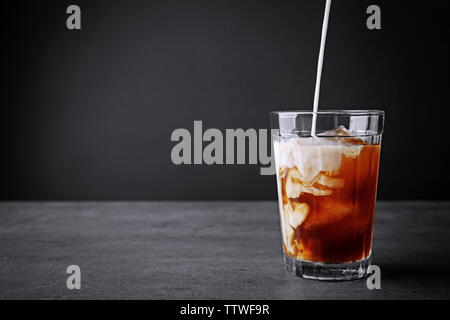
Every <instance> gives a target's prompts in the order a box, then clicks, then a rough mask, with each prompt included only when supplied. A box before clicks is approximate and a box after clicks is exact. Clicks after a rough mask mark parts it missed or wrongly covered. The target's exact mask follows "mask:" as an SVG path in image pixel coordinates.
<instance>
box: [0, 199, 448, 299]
mask: <svg viewBox="0 0 450 320" xmlns="http://www.w3.org/2000/svg"><path fill="white" fill-rule="evenodd" d="M277 210H278V207H277V204H276V202H2V203H0V244H1V245H0V270H1V271H0V298H1V299H22V298H29V299H394V298H396V299H420V298H426V299H428V298H438V299H439V298H447V299H448V298H450V273H449V272H448V271H449V269H450V268H449V263H450V241H449V240H450V202H378V203H377V209H376V215H375V226H374V228H375V229H374V244H373V260H372V262H373V263H374V264H376V265H378V266H380V268H381V289H380V290H369V289H367V286H366V280H364V279H363V280H356V281H350V282H321V281H315V280H305V279H299V278H295V277H292V276H290V275H288V274H287V273H286V272H285V269H284V265H283V262H282V255H281V236H280V229H279V228H280V227H279V217H278V211H277ZM69 265H78V266H79V267H80V268H81V289H80V290H68V289H67V287H66V280H67V277H68V276H69V274H66V268H67V267H68V266H69Z"/></svg>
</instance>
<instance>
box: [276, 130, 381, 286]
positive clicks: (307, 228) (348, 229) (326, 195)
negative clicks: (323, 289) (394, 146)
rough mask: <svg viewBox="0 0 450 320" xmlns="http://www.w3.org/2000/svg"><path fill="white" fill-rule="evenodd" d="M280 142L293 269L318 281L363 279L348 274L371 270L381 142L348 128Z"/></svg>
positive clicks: (279, 173)
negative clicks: (351, 270) (354, 268)
mask: <svg viewBox="0 0 450 320" xmlns="http://www.w3.org/2000/svg"><path fill="white" fill-rule="evenodd" d="M274 138H275V139H274V155H275V164H276V177H277V187H278V198H279V210H280V221H281V231H282V239H283V249H284V253H285V256H286V258H287V260H288V261H286V263H287V265H288V269H289V268H291V270H290V271H292V272H293V273H295V274H297V275H300V276H306V277H308V275H309V277H312V278H314V277H315V276H314V272H316V273H318V278H321V277H323V278H324V279H327V278H329V279H340V278H343V279H345V278H348V277H350V278H354V277H362V276H363V275H364V274H362V273H361V270H359V273H358V271H356V274H350V275H349V274H345V269H347V268H348V267H349V266H350V267H351V266H353V267H357V268H359V267H361V266H362V267H364V266H365V267H367V266H368V265H369V264H370V255H371V248H372V230H373V220H374V219H373V218H374V211H375V202H376V190H377V178H378V166H379V159H380V144H379V140H380V139H374V138H373V136H370V135H369V136H364V135H362V136H357V135H353V134H351V132H350V131H349V130H348V129H346V128H345V127H344V126H339V127H338V128H335V129H333V130H328V131H324V132H322V133H319V134H317V136H314V137H301V136H298V135H295V134H294V135H287V136H282V135H278V136H276V137H274ZM302 262H303V263H302ZM305 262H307V263H306V264H305ZM324 266H330V268H328V269H327V268H324ZM333 266H334V267H333ZM308 267H309V268H310V269H308ZM296 268H297V269H300V270H292V269H296ZM302 268H303V270H301V269H302ZM324 269H326V270H324ZM363 271H364V272H365V270H363ZM322 272H325V274H323V275H321V274H320V273H322ZM364 272H363V273H364ZM311 273H312V274H311ZM327 273H328V274H327Z"/></svg>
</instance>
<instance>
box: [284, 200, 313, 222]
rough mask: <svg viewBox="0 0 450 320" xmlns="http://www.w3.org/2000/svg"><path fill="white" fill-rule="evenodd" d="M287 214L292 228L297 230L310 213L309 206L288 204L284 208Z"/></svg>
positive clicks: (296, 203)
mask: <svg viewBox="0 0 450 320" xmlns="http://www.w3.org/2000/svg"><path fill="white" fill-rule="evenodd" d="M283 209H284V211H285V212H286V215H287V218H288V223H289V225H290V226H291V227H292V228H297V227H298V226H299V225H301V224H302V222H303V221H305V219H306V217H307V216H308V213H309V206H308V204H307V203H298V202H294V203H287V204H285V205H284V207H283Z"/></svg>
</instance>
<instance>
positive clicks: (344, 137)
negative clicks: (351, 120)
mask: <svg viewBox="0 0 450 320" xmlns="http://www.w3.org/2000/svg"><path fill="white" fill-rule="evenodd" d="M318 136H319V137H327V140H329V141H334V142H337V143H338V144H340V145H346V146H358V145H364V144H366V142H365V141H364V140H362V139H360V138H357V137H351V132H350V131H349V130H347V128H346V127H345V126H343V125H340V126H339V127H337V128H336V129H333V130H328V131H325V132H322V133H320V134H318Z"/></svg>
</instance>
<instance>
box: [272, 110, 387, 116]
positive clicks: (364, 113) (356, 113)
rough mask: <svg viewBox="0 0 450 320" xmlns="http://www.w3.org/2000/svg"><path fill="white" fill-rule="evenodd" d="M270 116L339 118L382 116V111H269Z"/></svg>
mask: <svg viewBox="0 0 450 320" xmlns="http://www.w3.org/2000/svg"><path fill="white" fill-rule="evenodd" d="M270 114H271V115H278V116H280V117H292V116H295V115H311V116H312V115H314V114H316V115H318V116H320V115H328V116H330V115H331V116H332V115H341V116H377V115H378V116H384V110H379V109H367V110H363V109H361V110H321V111H317V112H313V111H311V110H291V111H271V112H270Z"/></svg>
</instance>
